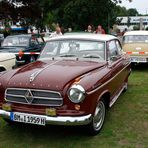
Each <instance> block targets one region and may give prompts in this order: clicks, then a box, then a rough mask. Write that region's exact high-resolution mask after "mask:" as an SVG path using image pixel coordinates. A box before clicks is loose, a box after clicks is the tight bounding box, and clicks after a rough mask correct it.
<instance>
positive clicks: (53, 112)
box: [46, 108, 57, 116]
mask: <svg viewBox="0 0 148 148" xmlns="http://www.w3.org/2000/svg"><path fill="white" fill-rule="evenodd" d="M46 115H47V116H56V115H57V111H56V109H55V108H46Z"/></svg>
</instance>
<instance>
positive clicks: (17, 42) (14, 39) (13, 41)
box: [2, 36, 29, 47]
mask: <svg viewBox="0 0 148 148" xmlns="http://www.w3.org/2000/svg"><path fill="white" fill-rule="evenodd" d="M28 45H29V37H24V36H11V37H7V38H6V39H5V40H4V42H3V43H2V46H22V47H23V46H28Z"/></svg>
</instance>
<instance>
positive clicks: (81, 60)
mask: <svg viewBox="0 0 148 148" xmlns="http://www.w3.org/2000/svg"><path fill="white" fill-rule="evenodd" d="M122 44H123V49H122V46H121V43H120V41H119V40H118V38H116V37H114V36H111V35H96V34H88V33H85V34H84V33H75V34H73V33H71V34H67V35H63V36H59V37H53V38H50V39H49V41H48V42H47V43H46V45H45V46H44V39H42V38H37V37H36V36H32V35H17V36H8V37H7V38H6V39H5V40H4V42H3V43H2V47H1V48H0V56H1V57H0V70H1V71H3V70H7V69H11V68H12V67H13V66H14V65H15V61H16V63H17V65H21V64H28V65H25V66H22V67H19V68H17V69H13V70H10V71H7V72H5V73H0V116H2V117H3V118H4V120H6V121H7V122H12V123H15V122H22V123H30V124H37V125H43V126H45V125H47V124H52V125H72V126H75V125H85V126H87V129H88V131H89V133H91V134H92V135H96V134H98V133H99V132H100V130H101V129H102V127H103V124H104V121H105V116H106V110H107V109H108V108H110V107H111V106H112V105H113V104H114V103H115V101H116V100H117V99H118V97H119V96H120V95H121V93H122V92H124V91H126V90H127V88H128V77H129V75H130V73H131V62H132V63H146V62H148V33H147V31H132V32H127V33H125V35H124V36H123V43H122ZM43 47H44V48H43ZM42 48H43V49H42ZM41 50H42V51H41ZM40 52H41V53H40ZM36 53H37V54H36ZM38 54H40V56H39V57H38V59H37V60H36V58H37V56H38ZM15 58H16V59H15ZM35 60H36V61H35ZM32 61H34V62H33V63H32ZM30 62H31V63H30Z"/></svg>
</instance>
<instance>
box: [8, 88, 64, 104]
mask: <svg viewBox="0 0 148 148" xmlns="http://www.w3.org/2000/svg"><path fill="white" fill-rule="evenodd" d="M5 100H6V101H7V102H13V103H20V104H30V105H43V106H62V104H63V98H62V96H61V94H60V93H59V92H56V91H48V90H36V89H22V88H20V89H18V88H8V89H7V90H6V92H5Z"/></svg>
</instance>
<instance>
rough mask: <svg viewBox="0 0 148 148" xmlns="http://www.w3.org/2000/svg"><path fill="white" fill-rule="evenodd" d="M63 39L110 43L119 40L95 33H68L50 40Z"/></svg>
mask: <svg viewBox="0 0 148 148" xmlns="http://www.w3.org/2000/svg"><path fill="white" fill-rule="evenodd" d="M62 39H84V40H98V41H109V40H113V39H117V38H116V37H115V36H112V35H106V34H93V33H66V34H65V35H62V36H57V37H53V38H51V39H50V40H62Z"/></svg>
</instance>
